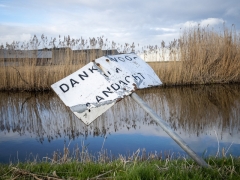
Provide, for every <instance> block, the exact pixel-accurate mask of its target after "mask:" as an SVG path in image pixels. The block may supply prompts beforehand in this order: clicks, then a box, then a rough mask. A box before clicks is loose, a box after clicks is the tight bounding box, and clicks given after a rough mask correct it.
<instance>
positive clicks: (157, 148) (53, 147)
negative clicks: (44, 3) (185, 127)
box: [0, 128, 240, 163]
mask: <svg viewBox="0 0 240 180" xmlns="http://www.w3.org/2000/svg"><path fill="white" fill-rule="evenodd" d="M143 129H144V128H143ZM148 130H150V129H149V128H148ZM129 132H130V133H126V132H124V131H123V132H121V130H120V132H118V133H112V134H111V135H107V136H106V139H105V140H104V137H99V136H98V137H93V136H88V137H87V138H84V137H79V138H76V139H75V140H71V141H69V139H68V137H63V138H58V139H54V140H52V141H51V142H48V141H47V139H45V140H44V141H43V142H42V143H40V142H38V141H37V140H36V139H35V138H34V137H30V135H29V134H28V135H26V134H25V135H23V136H19V135H18V134H16V133H15V134H4V133H2V132H1V133H0V137H1V138H0V139H1V141H0V147H1V148H0V162H4V163H7V162H10V161H13V162H14V161H15V162H16V161H17V160H18V159H19V160H20V161H25V160H29V159H33V158H36V157H38V158H39V159H42V158H43V157H46V156H48V157H49V158H52V157H53V152H54V151H57V150H59V151H60V152H62V151H63V147H64V144H66V146H68V144H69V150H70V152H71V153H70V154H72V152H73V150H74V148H76V146H77V145H78V147H81V144H82V143H84V145H85V146H87V148H88V151H89V152H90V153H92V154H95V155H97V153H98V152H100V151H101V149H102V147H103V149H105V150H107V151H108V154H109V155H110V154H111V155H114V156H115V157H117V156H118V155H119V154H123V155H127V154H132V153H134V152H136V151H137V150H138V149H140V150H141V151H142V150H143V149H146V151H147V152H148V153H149V152H152V153H155V152H157V154H159V153H162V154H164V152H169V151H170V153H173V152H174V155H177V154H178V153H180V154H181V155H186V154H185V153H184V151H183V150H182V149H181V148H179V146H178V145H177V144H176V143H175V142H174V141H173V140H172V139H171V138H170V137H168V136H167V135H166V134H165V135H164V133H161V132H160V133H159V135H156V134H155V135H153V134H152V133H151V131H148V132H149V134H148V133H146V132H145V133H144V134H141V133H139V132H138V130H130V131H129ZM183 139H184V141H185V142H186V143H187V144H188V145H189V146H190V148H192V149H193V150H194V151H195V152H196V153H197V154H199V155H203V154H204V155H205V156H209V155H211V156H215V155H216V153H217V151H218V142H217V139H216V137H211V136H208V135H205V136H200V137H184V138H183ZM229 147H230V148H229ZM222 148H225V152H226V150H227V149H228V148H229V150H228V155H229V154H233V155H235V156H240V146H239V144H235V143H233V144H232V145H231V143H230V142H225V141H222V140H220V141H219V149H220V153H221V150H222Z"/></svg>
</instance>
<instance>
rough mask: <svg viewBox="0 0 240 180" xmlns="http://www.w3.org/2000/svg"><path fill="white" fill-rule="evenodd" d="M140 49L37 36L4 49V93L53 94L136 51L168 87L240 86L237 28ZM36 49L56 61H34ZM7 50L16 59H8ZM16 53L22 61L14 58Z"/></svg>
mask: <svg viewBox="0 0 240 180" xmlns="http://www.w3.org/2000/svg"><path fill="white" fill-rule="evenodd" d="M42 48H43V49H42ZM47 48H50V49H47ZM137 48H139V47H135V45H134V43H133V44H132V45H130V44H128V43H125V45H124V46H122V45H119V44H118V45H117V43H115V42H109V41H108V40H107V39H106V40H104V39H103V37H98V38H90V39H89V41H87V40H84V39H82V38H81V39H72V38H70V37H69V36H67V37H64V39H63V40H62V39H61V38H59V40H57V39H56V38H52V39H51V40H50V41H48V39H47V37H45V36H44V35H43V36H42V37H41V39H38V38H37V37H36V36H34V37H33V38H32V39H30V41H29V42H27V43H22V44H21V43H19V42H13V43H12V44H7V45H6V46H5V47H4V46H1V47H0V76H1V81H0V90H12V89H21V90H46V89H50V85H51V84H53V83H54V82H56V81H58V80H60V79H62V78H63V77H65V76H67V75H69V74H71V73H72V72H74V71H76V70H77V69H79V68H81V67H82V66H83V65H85V64H86V63H88V62H89V61H92V60H94V59H96V58H98V57H100V56H102V55H106V54H109V53H110V54H111V53H114V52H113V51H112V52H111V50H112V49H117V50H118V51H119V52H121V53H122V52H123V53H128V52H135V53H137V54H139V55H141V56H143V57H144V58H145V59H146V60H151V61H156V62H149V64H150V66H151V67H152V68H153V69H154V70H155V72H156V73H157V74H158V76H159V77H160V79H161V80H162V82H163V83H164V84H165V85H176V84H178V85H180V84H210V83H229V82H239V81H240V74H239V69H240V36H239V34H237V33H236V32H235V31H234V28H232V30H228V29H226V28H225V29H223V32H216V31H214V30H212V29H209V28H201V27H197V28H191V29H186V30H184V31H183V32H182V35H181V36H180V38H179V39H178V40H174V41H172V42H171V43H169V46H166V45H165V42H162V43H161V45H160V46H147V47H143V48H142V50H137ZM37 49H41V52H42V54H44V53H45V54H46V53H49V52H50V51H51V52H52V58H50V59H49V58H44V57H37V56H34V54H36V53H37ZM102 50H103V51H102ZM104 50H108V51H104ZM4 51H6V52H7V56H9V57H11V58H6V57H5V56H6V53H5V55H4ZM26 52H28V53H30V54H31V56H30V55H28V56H27V55H26ZM15 54H18V57H21V58H17V55H16V57H14V55H15ZM24 54H25V55H24Z"/></svg>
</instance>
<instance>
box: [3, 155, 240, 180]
mask: <svg viewBox="0 0 240 180" xmlns="http://www.w3.org/2000/svg"><path fill="white" fill-rule="evenodd" d="M206 161H207V162H208V164H210V165H211V168H209V169H205V168H201V167H199V166H198V165H196V164H195V163H194V162H193V161H192V160H188V159H182V158H181V159H176V160H169V159H166V160H153V159H148V160H145V161H137V160H135V159H129V160H126V159H119V160H115V161H112V162H102V163H101V162H98V163H94V162H86V163H81V162H77V161H71V162H65V163H53V162H52V163H50V162H48V163H46V162H39V163H36V162H28V163H19V164H10V165H3V164H0V179H37V180H39V179H52V180H60V179H134V180H136V179H224V180H225V179H239V178H240V159H239V158H232V157H229V158H221V159H216V158H208V159H206Z"/></svg>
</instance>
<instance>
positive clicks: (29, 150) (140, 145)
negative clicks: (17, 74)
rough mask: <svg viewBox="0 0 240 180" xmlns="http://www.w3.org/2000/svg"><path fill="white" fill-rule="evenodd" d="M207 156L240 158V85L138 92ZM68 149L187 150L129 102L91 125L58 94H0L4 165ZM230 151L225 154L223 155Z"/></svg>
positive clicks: (117, 151)
mask: <svg viewBox="0 0 240 180" xmlns="http://www.w3.org/2000/svg"><path fill="white" fill-rule="evenodd" d="M137 94H138V95H139V96H140V97H141V98H142V99H144V100H145V101H146V102H147V103H148V104H149V105H150V106H151V107H152V108H153V109H154V110H155V111H156V112H157V114H159V115H160V116H161V117H162V118H163V119H164V120H165V121H167V122H168V123H169V124H170V126H171V127H172V129H174V130H175V131H176V132H177V133H178V134H179V135H180V136H181V137H182V138H183V139H184V140H185V142H187V144H188V145H189V146H190V147H191V148H192V149H193V150H194V151H195V152H196V153H197V154H199V155H201V156H209V155H211V156H221V155H222V154H226V155H230V154H231V155H233V156H240V132H239V131H240V85H236V84H232V85H204V86H203V85H198V86H187V87H168V88H163V87H160V88H159V87H158V88H150V89H146V90H141V91H137ZM64 145H65V146H68V147H69V150H70V151H71V152H70V153H72V154H73V155H74V149H76V147H80V148H81V147H83V146H84V147H85V148H86V149H87V151H88V152H90V153H92V154H97V153H98V152H100V151H102V150H103V149H104V150H106V151H107V152H108V153H109V154H111V155H114V156H116V157H117V156H118V155H119V154H123V155H124V154H132V153H133V152H135V151H137V150H138V149H140V150H141V152H142V151H143V150H144V151H145V150H146V152H147V153H153V154H159V153H165V152H168V153H171V154H173V153H175V154H180V155H182V156H185V154H184V152H183V150H181V149H180V148H179V147H178V145H177V144H176V143H175V142H174V141H173V140H172V139H171V138H170V137H168V135H167V134H166V133H165V132H163V131H162V130H161V128H160V127H159V126H157V125H156V123H155V122H154V121H152V119H151V118H150V117H149V115H148V114H146V113H145V112H144V111H143V110H142V109H141V108H140V107H139V106H138V105H137V104H136V103H135V102H134V101H133V100H131V99H130V98H129V97H128V98H126V99H124V100H122V101H120V102H119V103H117V104H116V105H115V106H113V107H112V108H111V109H109V110H108V111H107V112H105V113H104V114H103V115H101V116H100V117H99V118H97V120H95V121H94V122H93V123H92V124H91V125H89V126H86V125H84V123H82V122H81V121H80V120H79V119H77V118H76V117H75V116H74V115H73V114H72V112H71V111H70V110H69V109H68V108H67V107H65V105H64V104H63V103H62V102H61V100H60V99H59V98H58V97H57V96H56V95H55V94H54V93H53V92H40V93H32V92H0V162H1V163H8V162H16V161H25V160H33V159H39V160H42V159H43V158H44V157H52V156H53V152H54V151H59V152H61V151H63V147H64ZM223 148H224V151H222V150H223Z"/></svg>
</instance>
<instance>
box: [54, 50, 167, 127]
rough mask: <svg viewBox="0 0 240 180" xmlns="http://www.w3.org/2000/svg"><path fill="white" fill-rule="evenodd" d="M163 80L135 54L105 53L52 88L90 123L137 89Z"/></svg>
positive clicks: (85, 121)
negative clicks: (105, 54)
mask: <svg viewBox="0 0 240 180" xmlns="http://www.w3.org/2000/svg"><path fill="white" fill-rule="evenodd" d="M161 84H162V82H161V81H160V79H159V78H158V76H157V75H156V74H155V72H154V71H153V70H152V68H151V67H150V66H149V65H148V64H147V63H145V62H144V61H143V60H142V59H141V58H139V57H138V56H137V55H135V54H120V55H113V56H103V57H101V58H98V59H96V60H95V61H94V62H91V63H89V64H87V65H85V66H84V67H83V68H81V69H79V70H78V71H76V72H74V73H73V74H71V75H69V76H67V77H65V78H64V79H62V80H60V81H58V82H56V83H55V84H53V85H52V86H51V87H52V89H53V90H54V91H55V92H56V93H57V94H58V96H59V97H60V98H61V100H62V101H63V102H64V103H65V105H66V106H68V107H69V108H70V109H71V111H72V112H73V113H74V114H75V115H76V116H77V117H78V118H79V119H81V120H82V121H83V122H84V123H85V124H87V125H89V124H90V123H91V122H93V121H94V120H95V119H96V118H97V117H98V116H100V115H101V114H102V113H104V112H105V111H106V110H108V109H109V108H110V107H111V106H113V105H114V104H115V103H116V102H118V101H119V100H121V99H122V98H124V97H125V96H127V95H130V94H131V93H132V92H133V91H134V90H135V89H142V88H147V87H151V86H159V85H161Z"/></svg>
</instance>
